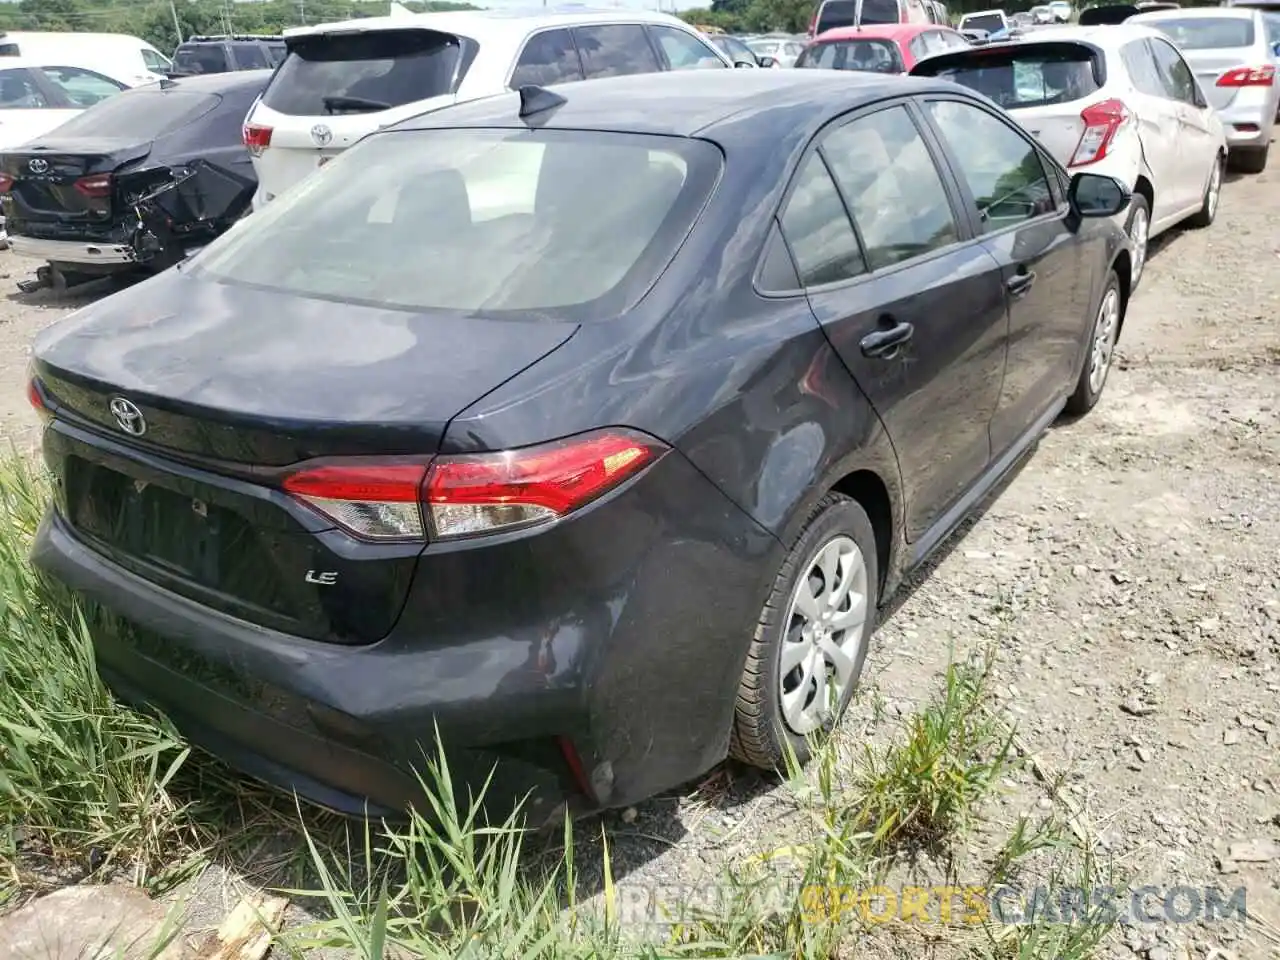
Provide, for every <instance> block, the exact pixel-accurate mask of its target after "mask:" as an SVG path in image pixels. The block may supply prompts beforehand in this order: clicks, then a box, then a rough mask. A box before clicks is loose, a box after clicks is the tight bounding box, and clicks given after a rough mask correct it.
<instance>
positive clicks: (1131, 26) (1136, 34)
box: [948, 8, 1217, 56]
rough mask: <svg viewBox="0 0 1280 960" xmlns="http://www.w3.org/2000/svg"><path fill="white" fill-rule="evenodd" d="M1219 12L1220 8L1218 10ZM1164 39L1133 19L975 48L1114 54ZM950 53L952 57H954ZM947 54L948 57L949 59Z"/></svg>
mask: <svg viewBox="0 0 1280 960" xmlns="http://www.w3.org/2000/svg"><path fill="white" fill-rule="evenodd" d="M1215 9H1217V8H1215ZM1161 36H1164V34H1162V33H1161V32H1160V31H1159V30H1156V29H1155V28H1154V27H1144V26H1140V25H1139V24H1136V23H1133V18H1132V17H1130V18H1129V19H1128V20H1126V21H1125V22H1124V23H1117V24H1113V25H1103V24H1099V25H1097V26H1092V27H1077V26H1072V25H1070V24H1063V25H1061V26H1058V27H1055V28H1054V29H1053V30H1045V31H1043V33H1041V31H1036V32H1035V33H1032V34H1026V35H1024V36H1022V37H1021V38H1020V39H1018V40H1011V41H1009V42H1007V43H1004V42H1002V43H993V44H990V45H988V46H985V47H975V48H974V49H976V50H996V49H1000V48H1003V47H1025V46H1028V45H1030V44H1036V43H1073V42H1074V43H1088V44H1092V45H1093V46H1095V47H1101V48H1102V49H1104V50H1114V49H1116V48H1117V47H1120V46H1122V45H1124V44H1126V43H1128V42H1129V41H1130V40H1138V39H1142V38H1146V37H1161ZM954 52H955V51H951V52H950V53H954ZM950 53H948V56H949V55H950Z"/></svg>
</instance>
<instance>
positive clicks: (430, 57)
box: [262, 30, 462, 117]
mask: <svg viewBox="0 0 1280 960" xmlns="http://www.w3.org/2000/svg"><path fill="white" fill-rule="evenodd" d="M460 51H461V41H460V40H459V39H458V38H457V37H455V36H453V35H452V34H448V33H438V32H436V31H435V30H371V31H367V32H364V33H356V34H347V35H344V36H325V35H324V34H320V35H318V36H314V37H302V38H299V39H297V40H294V41H292V42H291V43H290V44H289V55H288V56H287V57H286V58H285V61H284V63H282V64H281V65H280V68H279V71H278V72H277V73H276V75H275V76H274V77H273V78H272V79H271V83H270V84H269V85H268V86H267V92H266V94H265V95H264V96H263V98H262V102H263V103H265V104H266V105H267V106H268V107H270V108H271V109H272V110H276V111H279V112H280V113H284V114H288V115H290V116H295V117H299V116H301V117H317V116H322V115H326V114H330V115H331V114H339V113H370V112H374V111H378V110H388V109H390V108H391V107H401V106H404V105H405V104H406V103H413V102H414V101H416V100H425V99H427V98H428V97H438V96H440V95H442V94H446V93H453V92H454V91H456V90H457V89H458V82H459V81H460V80H461V79H462V77H461V73H462V71H461V70H460V69H459V64H460V62H461V55H460Z"/></svg>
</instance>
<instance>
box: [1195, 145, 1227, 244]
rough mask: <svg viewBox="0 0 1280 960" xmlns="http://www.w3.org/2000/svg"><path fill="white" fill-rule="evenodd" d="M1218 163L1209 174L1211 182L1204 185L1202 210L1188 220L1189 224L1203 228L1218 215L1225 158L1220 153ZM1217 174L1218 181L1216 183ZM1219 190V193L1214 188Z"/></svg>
mask: <svg viewBox="0 0 1280 960" xmlns="http://www.w3.org/2000/svg"><path fill="white" fill-rule="evenodd" d="M1216 163H1217V164H1218V166H1217V169H1216V170H1215V171H1211V172H1210V174H1209V182H1208V183H1206V184H1205V185H1204V200H1203V202H1202V203H1201V205H1200V212H1199V213H1197V214H1196V215H1195V216H1194V217H1192V218H1191V219H1190V220H1188V221H1187V226H1190V227H1195V228H1197V229H1201V228H1204V227H1207V226H1209V225H1210V224H1212V223H1213V220H1214V218H1215V217H1216V216H1217V215H1218V198H1219V195H1220V194H1221V192H1222V173H1223V166H1224V164H1223V160H1222V156H1221V155H1219V156H1218V159H1217V161H1216ZM1215 174H1216V179H1217V182H1216V183H1215V182H1214V180H1215ZM1215 188H1216V190H1217V194H1215V193H1214V190H1215Z"/></svg>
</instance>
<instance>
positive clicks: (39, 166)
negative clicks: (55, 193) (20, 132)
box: [27, 157, 49, 173]
mask: <svg viewBox="0 0 1280 960" xmlns="http://www.w3.org/2000/svg"><path fill="white" fill-rule="evenodd" d="M27 169H28V170H30V171H31V172H32V173H45V172H47V171H48V169H49V161H48V160H43V159H41V158H40V157H36V158H35V159H34V160H28V161H27Z"/></svg>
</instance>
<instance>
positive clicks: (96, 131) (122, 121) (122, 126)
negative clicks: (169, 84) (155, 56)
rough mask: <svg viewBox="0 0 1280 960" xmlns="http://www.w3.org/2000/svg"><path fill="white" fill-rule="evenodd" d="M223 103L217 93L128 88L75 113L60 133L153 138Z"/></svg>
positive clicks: (151, 87) (152, 87)
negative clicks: (90, 107)
mask: <svg viewBox="0 0 1280 960" xmlns="http://www.w3.org/2000/svg"><path fill="white" fill-rule="evenodd" d="M220 102H221V97H218V96H216V95H215V94H208V93H188V92H186V91H184V90H161V89H159V88H158V87H155V86H147V87H143V88H139V89H134V90H126V91H124V92H123V93H119V94H116V95H115V96H114V97H111V98H110V99H108V100H103V101H102V102H100V103H98V104H96V105H95V106H94V108H93V109H92V110H85V111H84V112H83V113H78V114H76V115H75V116H74V117H72V118H71V119H70V120H68V121H67V122H66V123H64V124H62V126H60V127H58V130H57V136H58V138H59V139H62V138H63V137H64V136H66V137H105V138H110V139H113V140H114V139H117V138H120V137H127V138H128V139H130V140H138V141H144V140H154V139H156V137H162V136H164V135H165V134H167V133H172V132H173V131H174V130H177V129H179V128H180V127H184V126H186V125H187V124H189V123H192V122H194V121H196V120H199V119H200V118H201V117H203V116H204V115H205V114H207V113H209V111H211V110H212V109H213V108H214V107H216V106H217V105H218V104H219V103H220Z"/></svg>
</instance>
